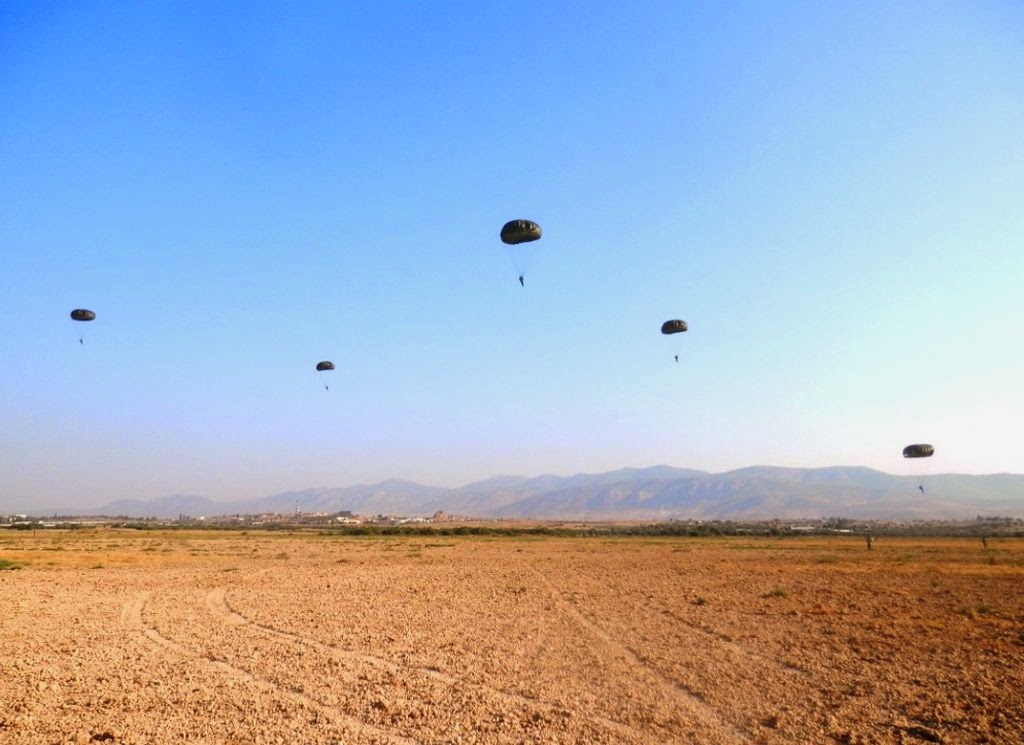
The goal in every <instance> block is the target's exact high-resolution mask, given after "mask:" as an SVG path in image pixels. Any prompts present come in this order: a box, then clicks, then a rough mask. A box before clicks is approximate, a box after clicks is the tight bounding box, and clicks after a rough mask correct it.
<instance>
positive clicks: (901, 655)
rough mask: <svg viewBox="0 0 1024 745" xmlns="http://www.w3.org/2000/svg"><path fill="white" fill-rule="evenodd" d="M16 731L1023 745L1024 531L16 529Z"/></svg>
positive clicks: (5, 725)
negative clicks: (563, 533) (761, 533)
mask: <svg viewBox="0 0 1024 745" xmlns="http://www.w3.org/2000/svg"><path fill="white" fill-rule="evenodd" d="M6 563H13V564H14V565H16V566H20V568H18V569H12V570H4V571H0V603H2V605H0V742H2V743H67V742H83V743H85V742H113V743H164V742H166V743H172V742H183V741H192V742H210V743H303V742H310V743H335V742H345V743H371V742H381V743H414V742H428V743H433V742H459V743H471V742H488V743H489V742H494V743H518V742H566V743H568V742H574V743H575V742H579V743H599V742H605V743H662V742H679V743H689V742H693V743H819V742H820V743H900V742H902V743H921V742H945V743H982V742H985V743H1021V742H1024V582H1022V580H1024V541H1019V540H1018V541H1014V540H990V541H989V548H988V549H985V548H984V547H982V546H981V543H980V541H968V540H959V539H947V540H940V539H885V540H879V541H877V542H876V544H875V549H874V550H873V551H870V552H869V551H867V550H866V548H865V544H864V542H863V540H860V539H854V538H834V539H825V538H809V537H804V538H784V539H779V538H775V539H769V538H763V539H753V538H729V539H708V538H690V539H681V538H676V539H656V540H655V539H641V538H626V539H614V540H612V539H608V540H605V539H599V538H573V539H555V538H525V537H524V538H479V537H475V538H469V537H458V538H449V537H443V538H442V537H437V538H412V539H408V538H394V537H391V538H379V537H376V538H365V537H364V538H354V537H345V538H343V537H328V536H315V535H283V534H255V533H254V534H250V535H245V534H239V533H214V532H210V533H189V534H185V533H147V532H134V531H120V530H100V531H75V532H56V531H46V532H44V531H40V532H39V533H38V534H37V535H35V536H33V535H32V534H31V533H30V532H25V533H22V532H17V531H4V532H3V533H2V534H0V566H3V565H5V564H6Z"/></svg>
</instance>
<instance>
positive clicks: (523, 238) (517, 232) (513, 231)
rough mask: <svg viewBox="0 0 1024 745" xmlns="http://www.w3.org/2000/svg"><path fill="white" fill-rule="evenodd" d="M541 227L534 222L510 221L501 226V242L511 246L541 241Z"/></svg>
mask: <svg viewBox="0 0 1024 745" xmlns="http://www.w3.org/2000/svg"><path fill="white" fill-rule="evenodd" d="M540 236H541V229H540V225H538V224H537V223H535V222H533V221H532V220H509V221H508V222H507V223H505V224H504V225H502V226H501V242H502V243H507V244H508V245H510V246H515V245H518V244H520V243H529V242H531V241H537V240H540Z"/></svg>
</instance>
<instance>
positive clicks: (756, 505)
mask: <svg viewBox="0 0 1024 745" xmlns="http://www.w3.org/2000/svg"><path fill="white" fill-rule="evenodd" d="M919 485H923V487H924V492H922V491H920V490H919V489H918V486H919ZM296 506H297V507H298V508H299V509H300V510H301V511H302V512H304V513H310V512H328V513H330V512H338V511H342V510H349V511H351V512H353V513H355V514H361V515H377V514H392V515H407V516H415V515H431V514H433V513H435V512H437V511H443V512H446V513H449V514H455V515H461V516H467V517H487V518H524V519H549V520H668V519H696V520H766V519H775V518H778V519H797V518H825V517H848V518H857V519H874V520H946V519H972V518H974V517H976V516H978V515H986V516H1005V517H1024V475H1021V474H1008V473H1001V474H989V475H977V476H975V475H964V474H938V475H931V476H927V477H924V478H923V479H922V478H919V477H916V476H895V475H892V474H888V473H883V472H882V471H876V470H873V469H870V468H864V467H861V466H834V467H829V468H780V467H774V466H751V467H748V468H741V469H738V470H734V471H728V472H725V473H707V472H705V471H697V470H692V469H685V468H674V467H671V466H652V467H649V468H623V469H620V470H617V471H610V472H608V473H599V474H576V475H575V476H554V475H544V476H537V477H534V478H526V477H521V476H495V477H494V478H490V479H487V480H486V481H478V482H475V483H472V484H467V485H466V486H462V487H459V488H455V489H447V488H442V487H433V486H424V485H422V484H417V483H414V482H411V481H401V480H388V481H382V482H380V483H379V484H372V485H359V486H347V487H338V488H313V489H303V490H301V491H289V492H283V493H281V494H275V495H273V496H269V497H262V498H258V499H248V500H242V501H232V502H216V501H213V500H209V499H206V498H203V497H197V496H185V495H174V496H169V497H162V498H160V499H155V500H152V501H141V500H120V501H116V502H110V503H107V504H104V505H101V506H99V507H97V508H95V509H89V510H46V511H42V512H36V513H35V514H53V513H55V512H57V513H60V514H65V515H68V514H76V515H111V516H113V515H124V516H131V517H158V518H176V517H178V516H179V515H181V514H187V515H191V516H194V517H198V516H201V515H203V516H215V515H225V514H254V513H268V512H269V513H281V514H290V513H293V512H294V511H295V509H296Z"/></svg>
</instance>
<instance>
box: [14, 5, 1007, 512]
mask: <svg viewBox="0 0 1024 745" xmlns="http://www.w3.org/2000/svg"><path fill="white" fill-rule="evenodd" d="M0 104H2V105H0V165H2V172H3V174H4V175H3V178H2V179H0V205H2V206H0V215H2V219H0V255H2V257H3V265H2V269H0V349H2V350H3V358H4V360H5V361H6V364H4V365H3V366H2V367H0V509H3V508H7V509H14V508H26V509H27V508H36V507H45V506H50V505H52V506H75V505H80V506H84V505H93V504H98V503H100V502H103V501H106V500H108V499H114V498H122V497H138V498H155V497H158V496H163V495H166V494H172V493H192V494H201V495H204V496H207V497H211V498H215V499H233V498H243V497H250V496H263V495H267V494H271V493H275V492H277V491H282V490H285V489H292V488H304V487H307V486H340V485H346V484H352V483H359V482H372V481H377V480H380V479H384V478H389V477H400V478H409V479H414V480H418V481H422V482H424V483H430V484H439V485H451V486H455V485H460V484H463V483H466V482H469V481H472V480H475V479H478V478H485V477H488V476H491V475H494V474H497V473H519V474H524V475H535V474H539V473H542V472H556V473H573V472H578V471H603V470H611V469H614V468H618V467H621V466H624V465H634V466H643V465H652V464H655V463H668V464H672V465H677V466H684V467H693V468H702V469H707V470H712V471H721V470H727V469H730V468H735V467H742V466H745V465H751V464H773V465H789V466H826V465H836V464H863V465H868V466H871V467H874V468H879V469H882V470H885V471H889V472H893V473H911V472H913V469H914V468H916V467H917V464H912V463H904V462H903V460H902V458H901V457H900V455H899V454H900V451H901V449H902V447H903V446H904V445H905V444H907V443H909V442H918V441H926V442H932V443H934V444H935V446H936V456H935V458H934V463H932V464H930V468H932V469H933V471H934V472H938V471H960V472H970V473H988V472H998V471H1013V472H1022V471H1024V449H1021V447H1020V427H1021V421H1022V420H1024V392H1022V391H1024V386H1022V385H1021V380H1022V379H1024V343H1022V340H1024V289H1022V285H1024V209H1022V207H1021V204H1022V199H1021V196H1022V193H1024V9H1022V8H1021V6H1020V5H1019V4H1018V3H1014V2H946V3H924V2H921V3H914V2H908V3H900V4H897V5H896V6H895V7H894V6H893V4H891V3H883V2H866V3H857V4H834V3H814V2H807V3H797V2H793V3H777V4H770V3H696V4H688V3H678V2H649V3H641V4H630V5H622V4H611V3H609V4H605V5H598V4H594V3H583V2H578V3H568V2H567V3H515V4H499V3H484V4H480V3H469V2H465V3H461V2H449V3H442V2H434V3H420V2H407V3H398V2H380V3H368V4H361V5H360V6H357V5H356V4H354V3H353V4H349V3H265V4H261V5H260V7H259V8H255V7H252V4H249V3H235V4H232V3H220V4H216V5H214V4H200V5H196V4H187V3H158V2H155V3H146V4H134V3H124V4H101V3H79V4H71V3H51V4H45V3H23V4H21V3H5V4H4V5H3V7H2V8H0ZM519 217H524V218H528V219H532V220H535V221H537V222H538V223H540V224H541V225H542V226H543V228H544V237H543V238H542V240H541V241H539V242H538V243H535V244H530V245H529V246H528V247H525V248H526V249H527V250H528V252H529V256H528V262H527V267H528V269H527V274H526V286H525V287H522V288H521V287H520V286H519V284H518V282H517V281H516V270H515V264H514V262H513V261H512V260H511V257H510V250H508V249H506V248H505V247H504V246H503V245H502V244H501V243H500V241H499V240H498V231H499V229H500V227H501V225H502V224H503V223H504V222H505V221H506V220H509V219H512V218H519ZM76 307H87V308H91V309H93V310H95V311H96V313H97V315H98V318H97V320H96V321H95V322H93V323H90V324H76V323H74V322H72V321H71V320H70V319H69V318H68V312H69V311H70V310H71V309H72V308H76ZM669 318H683V319H685V320H686V321H687V322H688V323H689V325H690V331H689V332H687V333H686V334H682V335H677V336H673V337H665V336H662V335H661V334H660V333H659V328H660V325H661V323H662V321H664V320H666V319H669ZM80 336H83V337H84V342H85V343H84V345H79V343H78V339H79V337H80ZM676 353H678V354H679V356H680V361H679V363H678V364H676V363H675V362H674V361H673V355H674V354H676ZM321 359H331V360H333V361H334V362H335V364H336V365H337V370H335V371H334V372H331V373H316V372H315V371H314V369H313V368H314V366H315V364H316V363H317V361H319V360H321ZM325 383H328V384H329V385H330V391H325V390H324V387H323V386H324V384H325Z"/></svg>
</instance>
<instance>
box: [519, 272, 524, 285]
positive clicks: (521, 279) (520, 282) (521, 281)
mask: <svg viewBox="0 0 1024 745" xmlns="http://www.w3.org/2000/svg"><path fill="white" fill-rule="evenodd" d="M519 286H520V287H526V284H525V283H524V282H523V275H522V274H520V275H519Z"/></svg>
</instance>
